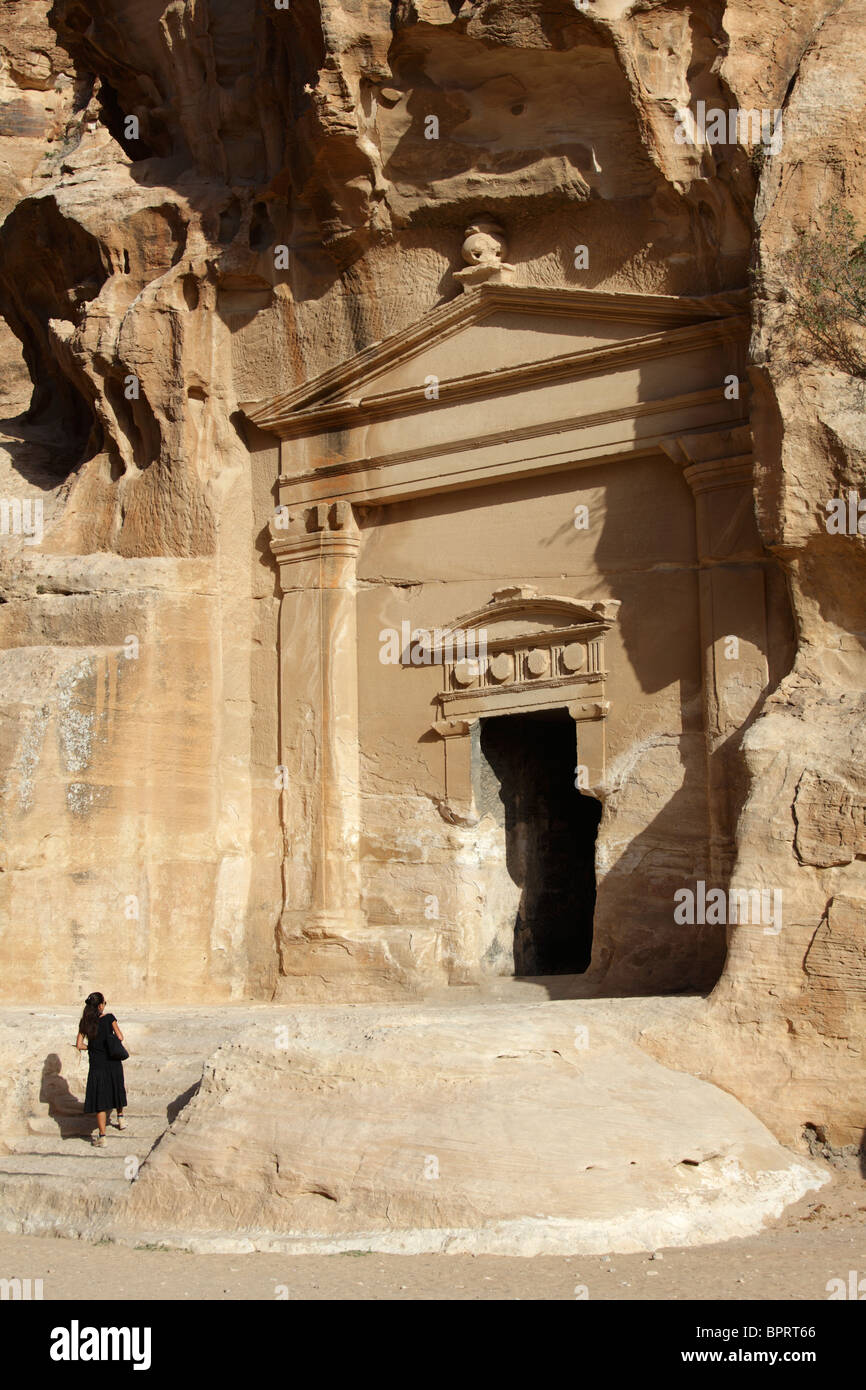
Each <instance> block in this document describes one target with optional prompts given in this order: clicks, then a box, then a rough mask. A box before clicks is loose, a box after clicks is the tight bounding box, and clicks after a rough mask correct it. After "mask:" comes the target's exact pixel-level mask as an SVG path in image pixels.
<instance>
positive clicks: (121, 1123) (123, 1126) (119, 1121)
mask: <svg viewBox="0 0 866 1390" xmlns="http://www.w3.org/2000/svg"><path fill="white" fill-rule="evenodd" d="M116 1126H117V1128H118V1129H126V1120H125V1119H124V1118H123V1116H122V1115H118V1117H117V1121H116Z"/></svg>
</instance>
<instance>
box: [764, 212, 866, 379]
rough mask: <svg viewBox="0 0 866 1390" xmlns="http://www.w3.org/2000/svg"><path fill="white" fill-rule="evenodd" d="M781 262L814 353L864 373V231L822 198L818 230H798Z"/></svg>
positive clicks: (860, 374) (845, 368) (854, 372)
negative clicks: (790, 247) (792, 244)
mask: <svg viewBox="0 0 866 1390" xmlns="http://www.w3.org/2000/svg"><path fill="white" fill-rule="evenodd" d="M783 264H784V266H785V269H786V271H787V272H788V273H789V275H790V276H791V285H790V288H791V296H792V300H793V304H794V316H795V318H796V321H797V322H798V324H799V325H800V327H801V328H802V329H803V330H804V332H805V333H806V335H807V337H808V338H809V340H810V342H811V343H812V346H813V348H814V349H815V350H816V354H817V356H818V357H819V358H822V359H823V360H824V361H826V362H830V363H831V364H832V365H833V366H835V367H840V368H841V369H842V371H844V372H848V373H850V374H851V375H852V376H857V377H866V346H864V345H866V332H864V330H866V237H861V236H860V235H859V232H858V229H857V224H856V222H855V220H854V218H853V216H852V215H851V213H850V212H848V211H847V210H846V209H845V208H843V207H840V205H839V204H838V203H837V202H830V203H827V204H825V205H824V207H822V209H821V226H820V228H819V230H818V231H816V232H799V233H798V235H797V242H796V244H795V246H794V247H793V249H792V250H791V251H788V252H787V253H786V254H785V256H784V257H783Z"/></svg>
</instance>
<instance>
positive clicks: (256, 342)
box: [0, 0, 866, 1144]
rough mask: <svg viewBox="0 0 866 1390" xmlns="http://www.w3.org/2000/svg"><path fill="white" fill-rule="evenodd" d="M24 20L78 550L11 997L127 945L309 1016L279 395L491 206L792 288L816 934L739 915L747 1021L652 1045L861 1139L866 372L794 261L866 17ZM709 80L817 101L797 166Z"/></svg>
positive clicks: (17, 928) (764, 396) (776, 409)
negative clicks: (277, 989) (286, 727)
mask: <svg viewBox="0 0 866 1390" xmlns="http://www.w3.org/2000/svg"><path fill="white" fill-rule="evenodd" d="M0 14H2V24H0V54H2V86H0V161H2V163H0V213H2V215H3V216H4V217H5V221H4V222H3V226H2V229H0V312H2V315H3V318H4V320H5V323H6V325H7V326H8V329H9V330H11V331H10V332H5V331H4V334H3V338H2V342H0V353H2V360H0V392H2V393H3V398H4V399H5V401H6V402H7V408H8V411H9V414H10V417H11V416H14V418H10V419H9V420H6V421H5V422H4V424H3V427H2V428H3V431H4V432H3V435H2V439H0V445H2V450H0V493H2V495H4V496H7V497H18V496H22V495H25V494H26V495H27V496H28V497H29V496H33V497H38V498H39V499H40V500H42V501H43V503H44V537H43V538H42V539H41V541H40V542H39V543H37V544H33V543H32V541H33V540H34V539H36V538H35V537H26V536H15V535H10V536H4V537H3V540H2V556H0V559H2V577H0V585H2V598H3V600H4V602H3V603H2V606H0V644H2V647H3V648H4V650H3V652H2V655H0V700H2V711H0V715H2V717H0V742H2V751H3V762H4V765H5V767H6V768H8V769H9V773H10V775H9V777H8V779H7V782H6V785H5V790H4V792H3V797H2V803H0V816H2V839H3V846H4V847H3V860H4V862H3V864H2V869H3V874H2V878H0V898H2V913H3V920H4V926H3V933H2V943H0V960H2V966H3V988H4V991H5V992H6V993H7V995H8V996H9V997H15V998H18V999H22V998H28V997H30V998H33V997H38V998H40V999H43V1000H59V999H62V998H66V997H67V996H68V993H69V989H70V981H69V974H70V971H69V961H70V960H71V961H72V962H73V974H74V977H75V978H74V987H75V989H78V990H79V991H80V992H82V993H83V992H84V988H85V987H87V988H89V987H91V984H92V978H93V976H94V975H95V974H99V973H100V971H109V970H112V971H114V972H115V974H116V962H117V960H118V959H121V960H123V961H124V962H125V967H124V968H125V972H126V973H125V976H124V979H123V987H124V988H125V989H126V990H127V991H128V993H130V994H132V995H138V997H140V998H150V999H155V1000H157V999H158V1000H160V1001H163V1002H174V1001H176V1002H182V1001H184V1000H188V999H189V998H190V996H191V995H194V996H195V997H196V998H200V997H209V998H215V999H225V998H240V997H243V996H244V995H253V996H255V997H259V998H267V997H268V996H269V994H270V992H271V991H272V989H273V987H274V984H275V978H276V970H277V957H276V952H275V949H274V932H275V929H276V914H275V907H274V904H275V903H278V902H279V896H280V872H281V869H280V861H281V854H282V844H281V832H280V825H279V817H278V814H277V810H276V804H275V796H274V789H273V769H274V765H275V763H276V762H278V756H277V733H276V728H275V720H276V710H275V707H274V700H273V690H274V687H275V683H276V654H275V652H276V624H277V606H278V600H277V594H276V589H275V581H274V574H273V570H272V568H271V565H270V563H269V561H268V557H267V546H266V534H265V532H266V523H267V518H268V514H269V512H270V510H271V509H272V507H273V487H274V482H275V478H276V471H277V470H276V463H275V453H274V451H273V449H272V448H270V447H269V446H268V442H267V441H266V440H264V439H261V438H256V437H255V436H254V432H252V431H251V430H250V427H249V426H246V425H244V424H243V422H242V418H241V414H240V411H239V407H240V405H241V403H243V402H246V401H250V400H254V399H261V398H263V397H264V396H267V395H269V394H274V393H275V392H277V391H279V390H283V391H285V390H288V389H289V388H290V387H291V386H293V385H295V384H298V383H301V382H303V381H305V380H307V379H308V378H310V377H311V376H314V375H315V374H316V373H318V372H321V371H323V370H325V369H326V368H328V367H331V366H334V365H336V364H339V363H340V362H342V361H344V360H345V359H346V358H348V357H349V356H351V355H352V354H353V353H355V352H357V351H359V350H360V349H362V348H364V347H366V346H367V345H369V344H370V343H372V342H375V341H377V340H379V339H381V338H382V337H384V336H386V335H387V334H388V333H392V332H394V331H396V330H398V329H400V328H402V327H404V326H407V325H409V324H411V323H413V322H414V321H416V320H417V319H419V318H420V317H421V315H422V314H423V313H424V312H425V311H426V310H427V309H429V308H430V307H431V306H433V305H435V304H437V303H439V302H441V301H442V299H443V298H448V297H450V296H451V295H452V294H453V284H452V282H451V278H450V277H451V273H452V272H453V271H454V270H455V269H457V268H458V266H459V265H460V245H461V242H462V234H463V228H464V227H465V225H466V223H467V220H468V219H469V218H471V217H473V216H478V215H480V214H486V215H488V216H491V217H495V218H496V219H498V220H499V222H500V223H502V224H503V225H505V226H506V227H507V229H508V236H509V248H510V249H509V258H510V260H511V261H513V262H514V263H515V265H516V266H517V267H518V275H519V277H520V282H521V283H524V284H532V285H548V286H564V287H569V286H578V285H579V286H581V287H583V288H595V289H603V290H610V291H635V290H639V291H644V292H647V293H658V294H661V293H665V294H681V295H705V294H709V293H713V292H721V291H732V290H735V289H738V288H741V287H743V286H745V285H746V284H747V283H749V273H750V269H751V270H752V271H753V272H754V275H753V284H754V291H755V293H754V308H753V321H754V330H753V340H752V348H751V359H752V362H753V367H752V371H751V378H752V392H753V395H752V424H753V435H754V440H755V454H756V460H757V473H758V482H757V488H756V508H757V516H758V522H759V527H760V531H761V536H762V539H763V542H764V544H765V546H766V548H767V550H768V552H769V553H770V554H772V555H773V556H775V557H776V558H777V559H778V561H779V563H780V565H781V566H783V567H784V570H785V573H786V575H787V579H788V585H789V591H790V598H791V604H792V609H793V613H794V617H795V622H796V629H797V656H796V660H795V663H794V666H793V669H792V670H791V672H790V674H789V675H788V676H787V677H785V679H784V680H783V681H782V682H781V684H780V685H779V686H778V688H776V689H774V690H772V691H770V692H769V693H768V695H767V698H766V701H765V703H764V706H763V708H762V709H761V711H760V713H759V714H758V716H757V717H756V718H755V719H754V720H753V721H752V723H751V725H750V727H749V728H748V729H747V730H746V732H745V734H744V735H743V746H742V759H741V761H742V767H743V780H742V787H741V788H740V790H739V794H740V796H741V799H742V812H741V816H740V820H739V827H738V834H737V848H738V861H737V865H736V868H735V874H734V882H735V883H738V882H740V883H742V884H743V885H744V886H749V885H751V884H752V883H754V882H755V881H760V882H771V883H774V884H779V885H780V886H782V887H783V888H784V893H785V903H786V907H785V927H784V930H783V931H782V932H781V933H780V934H779V935H777V936H773V935H764V934H762V933H760V932H759V933H755V932H751V933H749V932H734V933H732V940H731V943H730V947H729V952H728V959H727V964H726V967H725V972H724V974H723V977H722V979H721V981H720V983H719V985H718V986H717V988H716V990H715V992H714V995H713V997H712V999H711V1001H710V1004H709V1006H708V1009H707V1011H706V1013H705V1016H704V1022H703V1023H702V1024H701V1025H700V1026H696V1027H695V1029H694V1030H693V1032H692V1033H691V1034H689V1035H688V1036H678V1037H677V1038H675V1039H673V1038H670V1037H667V1036H666V1035H665V1034H664V1032H663V1031H662V1030H659V1031H658V1032H657V1033H656V1034H655V1035H654V1037H653V1038H652V1039H647V1044H648V1045H650V1046H652V1047H653V1048H654V1049H655V1050H656V1051H657V1052H658V1053H659V1055H661V1056H662V1057H663V1059H664V1060H666V1061H667V1062H668V1063H669V1064H671V1065H678V1066H682V1067H684V1068H687V1069H690V1070H693V1071H695V1072H696V1073H698V1074H700V1075H701V1076H704V1077H707V1078H709V1079H711V1080H713V1081H715V1082H716V1083H717V1084H719V1085H721V1086H722V1087H724V1088H726V1089H729V1090H731V1091H732V1092H733V1093H734V1094H736V1095H737V1096H738V1097H740V1098H741V1099H743V1100H745V1101H746V1103H747V1104H750V1105H753V1106H754V1107H755V1109H756V1110H757V1111H758V1113H759V1114H760V1115H761V1116H762V1117H763V1118H765V1119H766V1121H767V1122H768V1123H769V1124H770V1125H771V1127H772V1128H773V1129H774V1130H775V1131H776V1133H778V1134H780V1135H782V1137H784V1138H788V1139H790V1138H797V1137H799V1136H800V1134H801V1132H802V1130H803V1127H804V1125H807V1124H812V1125H814V1126H816V1127H817V1128H818V1129H820V1130H822V1131H824V1132H826V1135H827V1137H828V1139H829V1140H830V1141H832V1142H834V1143H837V1144H839V1143H842V1144H851V1143H854V1142H859V1139H860V1137H861V1132H862V1126H863V1123H864V1118H863V1109H862V1101H861V1099H860V1084H859V1077H860V1073H861V1069H862V1042H861V1038H862V1027H863V1023H864V1021H866V999H864V978H866V977H864V944H863V941H864V938H863V927H862V914H863V904H864V899H866V879H864V874H863V858H864V855H866V846H864V835H866V831H864V810H863V807H864V797H866V787H864V781H863V772H862V761H863V760H862V747H863V732H862V731H863V695H862V690H863V685H864V681H863V674H864V672H863V665H864V658H863V650H862V647H863V644H862V638H861V634H862V632H863V630H864V620H863V613H862V605H863V597H862V595H863V593H864V586H863V583H862V566H863V552H862V539H859V538H858V537H856V536H853V537H844V536H830V535H828V533H827V531H826V528H825V526H824V510H823V504H824V501H825V499H826V498H828V497H831V496H833V495H836V494H837V493H839V492H840V491H844V490H847V489H848V488H854V489H858V488H860V489H862V488H863V487H866V479H864V477H863V467H864V465H863V459H864V443H866V432H864V425H863V420H864V415H863V386H862V382H859V381H858V380H857V379H856V378H855V377H853V376H849V375H846V374H844V373H843V372H841V371H840V370H839V369H838V368H831V367H830V366H828V365H826V364H820V363H816V361H815V360H813V358H812V357H810V355H809V353H808V352H807V351H804V348H803V344H802V342H801V341H800V340H799V338H798V335H797V332H796V325H795V322H794V313H793V306H792V300H791V296H790V293H789V286H788V283H787V279H786V273H785V268H784V266H785V263H784V256H785V253H786V252H787V251H788V250H790V248H791V246H792V244H793V239H794V237H795V235H796V232H797V229H798V228H801V227H807V226H809V225H814V224H815V221H816V219H818V218H819V217H820V210H821V209H822V208H823V207H824V206H825V205H826V204H827V202H828V200H829V199H831V198H834V197H835V198H837V199H839V200H841V201H842V202H843V203H844V205H845V206H846V207H847V208H848V209H850V211H851V212H852V213H853V214H854V215H855V217H857V218H858V220H859V221H860V223H861V225H863V224H864V223H866V168H864V156H863V154H862V153H861V152H858V143H859V139H858V137H859V132H860V130H861V128H862V125H863V123H864V120H866V77H864V73H863V65H862V53H863V49H864V45H866V15H864V12H863V8H862V5H860V4H859V3H858V0H842V2H841V3H840V0H796V3H790V4H789V3H786V4H783V5H780V4H778V3H776V0H730V3H724V0H695V3H693V4H688V3H685V4H670V3H667V2H665V3H655V0H642V3H639V4H635V5H629V4H625V3H621V0H587V3H586V4H585V5H582V4H581V5H575V4H574V3H572V0H548V3H545V4H544V5H540V4H537V3H530V4H525V3H521V4H518V3H516V0H490V3H477V4H468V3H462V4H461V3H459V0H397V2H396V3H395V4H394V5H391V6H388V5H384V4H372V3H369V0H351V3H348V4H341V5H336V4H331V3H329V0H292V4H291V6H290V8H288V9H282V8H277V7H276V6H275V5H273V4H267V3H265V0H259V3H256V0H233V3H231V4H229V3H224V0H174V2H173V3H171V4H165V3H164V0H113V3H112V4H111V6H110V7H106V6H104V5H102V4H100V3H97V0H55V3H54V4H53V5H49V4H47V3H45V0H3V2H2V5H0ZM697 101H704V102H705V104H706V105H707V107H714V106H718V107H723V108H730V107H741V108H758V109H769V110H775V109H783V110H784V123H785V125H784V129H785V139H784V143H783V146H782V149H781V150H780V151H779V152H777V153H775V154H773V155H772V157H770V158H767V159H765V160H763V161H762V160H761V159H760V158H756V157H755V154H754V151H750V150H749V149H748V148H746V147H744V146H743V145H742V144H734V145H730V144H724V145H722V144H720V145H716V146H711V145H703V146H700V147H695V146H693V145H689V144H681V143H679V142H678V141H677V139H676V119H675V115H676V112H677V110H680V109H682V108H684V107H688V106H692V107H693V106H694V105H695V103H696V102H697ZM130 118H132V119H130ZM430 118H436V120H437V121H438V128H439V132H440V138H439V139H428V138H426V136H425V128H426V129H427V130H430V129H431V127H430V126H429V124H428V122H429V120H430ZM576 243H580V244H584V245H586V246H587V247H588V248H589V253H590V254H589V266H588V269H587V270H586V271H578V270H576V269H575V267H574V260H573V248H574V246H575V244H576ZM281 247H285V248H288V254H287V255H281V254H280V253H279V248H281ZM13 335H14V336H13ZM19 345H20V346H19ZM22 352H23V361H24V363H26V369H27V372H28V373H29V377H30V381H31V382H32V400H31V401H30V406H29V410H28V411H27V413H26V415H16V414H15V412H16V411H17V410H18V409H19V408H20V407H21V406H22V405H23V404H24V400H25V398H26V395H27V394H28V393H29V389H30V388H29V387H28V388H27V390H25V385H26V383H25V378H24V375H23V370H22V364H21V353H22ZM130 639H134V640H133V641H131V640H130ZM94 923H99V924H100V925H99V927H98V929H97V928H96V927H95V926H94Z"/></svg>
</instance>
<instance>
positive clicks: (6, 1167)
mask: <svg viewBox="0 0 866 1390" xmlns="http://www.w3.org/2000/svg"><path fill="white" fill-rule="evenodd" d="M124 1162H125V1159H124V1155H123V1154H112V1152H111V1149H110V1148H109V1147H108V1146H107V1145H106V1147H105V1148H104V1149H94V1148H91V1150H90V1151H89V1152H88V1153H82V1154H3V1155H2V1156H0V1184H5V1182H6V1180H7V1179H8V1178H11V1177H30V1178H55V1177H56V1178H63V1177H65V1178H71V1179H73V1180H78V1179H82V1178H84V1179H86V1180H88V1181H89V1179H90V1178H91V1177H92V1176H93V1175H94V1168H93V1165H94V1163H98V1164H99V1173H98V1176H99V1177H100V1178H103V1177H108V1178H123V1179H124V1181H128V1179H127V1178H126V1177H125V1173H124Z"/></svg>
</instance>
